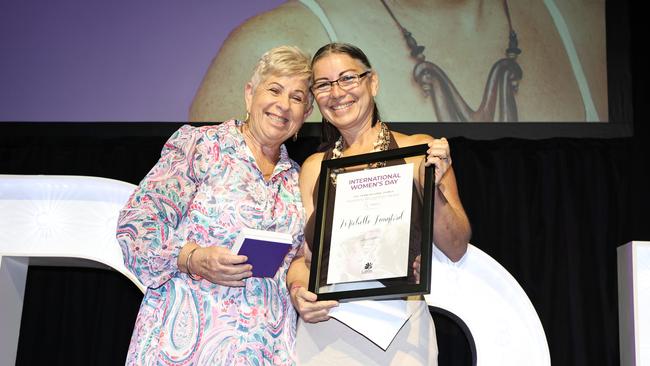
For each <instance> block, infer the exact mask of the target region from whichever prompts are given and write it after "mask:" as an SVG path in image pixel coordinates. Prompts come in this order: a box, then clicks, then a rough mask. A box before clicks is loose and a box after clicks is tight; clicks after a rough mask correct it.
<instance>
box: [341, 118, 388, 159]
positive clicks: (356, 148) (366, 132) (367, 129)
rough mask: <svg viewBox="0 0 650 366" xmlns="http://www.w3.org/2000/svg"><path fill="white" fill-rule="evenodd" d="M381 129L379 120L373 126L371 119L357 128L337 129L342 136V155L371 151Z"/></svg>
mask: <svg viewBox="0 0 650 366" xmlns="http://www.w3.org/2000/svg"><path fill="white" fill-rule="evenodd" d="M380 130H381V124H380V122H377V123H376V124H375V125H374V126H373V125H372V122H371V121H368V122H367V123H364V124H363V125H361V126H360V127H358V128H351V129H346V130H341V131H339V132H340V133H341V136H343V141H344V145H343V146H344V149H343V155H357V154H363V153H368V152H371V151H372V150H373V149H374V144H375V142H376V141H377V135H378V134H379V131H380Z"/></svg>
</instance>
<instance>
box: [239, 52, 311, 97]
mask: <svg viewBox="0 0 650 366" xmlns="http://www.w3.org/2000/svg"><path fill="white" fill-rule="evenodd" d="M270 75H275V76H297V77H303V78H305V79H306V80H307V82H308V85H307V87H309V86H311V57H310V56H309V55H308V54H306V53H305V52H303V51H302V50H301V49H300V48H298V47H296V46H279V47H275V48H272V49H270V50H268V51H266V52H265V53H264V54H263V55H262V57H260V59H259V61H258V62H257V65H255V69H254V70H253V76H252V77H251V84H253V90H255V89H256V88H257V86H258V85H259V83H260V82H262V81H263V80H265V79H266V78H267V77H268V76H270ZM308 94H310V101H311V93H308Z"/></svg>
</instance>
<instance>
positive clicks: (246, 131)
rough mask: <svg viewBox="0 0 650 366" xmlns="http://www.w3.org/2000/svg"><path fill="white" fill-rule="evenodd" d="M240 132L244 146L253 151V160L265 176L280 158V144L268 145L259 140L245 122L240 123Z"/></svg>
mask: <svg viewBox="0 0 650 366" xmlns="http://www.w3.org/2000/svg"><path fill="white" fill-rule="evenodd" d="M241 132H242V135H243V136H244V141H245V142H246V146H248V148H249V149H250V150H251V152H252V153H253V157H254V158H255V162H256V163H257V165H258V167H259V168H260V170H261V171H262V173H263V174H264V175H265V176H266V175H268V174H270V173H271V172H272V171H273V169H274V168H275V164H277V162H278V161H279V160H280V145H279V144H277V145H269V144H264V143H262V142H260V139H259V138H257V137H256V136H255V134H254V133H253V132H252V131H251V129H250V127H249V126H248V124H247V123H244V124H242V127H241ZM269 170H270V172H269Z"/></svg>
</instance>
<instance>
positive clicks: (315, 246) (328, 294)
mask: <svg viewBox="0 0 650 366" xmlns="http://www.w3.org/2000/svg"><path fill="white" fill-rule="evenodd" d="M427 150H428V145H426V144H422V145H415V146H409V147H403V148H399V149H393V150H387V151H380V152H374V153H369V154H362V155H355V156H351V157H345V158H339V159H331V160H324V161H323V162H322V163H321V171H320V177H319V186H318V199H317V205H316V211H315V213H314V215H315V222H314V224H315V225H314V238H313V240H312V262H311V270H310V275H309V291H311V292H313V293H315V294H316V295H317V296H318V299H319V300H339V301H349V300H359V299H388V298H402V297H405V296H410V295H419V294H426V293H429V292H430V290H431V278H430V273H431V251H432V248H431V245H432V242H433V208H434V207H433V205H434V204H433V199H434V196H433V194H434V174H435V170H434V166H433V165H431V166H428V167H425V169H424V185H423V189H422V190H421V191H418V192H414V194H418V200H417V201H419V202H420V203H421V207H419V210H420V220H419V223H420V228H421V229H420V230H419V231H420V233H421V235H420V240H419V243H416V244H415V245H417V246H416V247H415V248H416V249H419V255H420V256H421V259H420V281H419V282H415V281H414V278H412V276H411V275H408V276H407V277H403V278H394V279H382V280H381V283H382V284H383V286H385V287H381V288H361V289H344V290H340V291H337V290H329V289H328V290H323V291H321V289H323V288H325V287H326V286H325V285H326V284H325V283H324V282H326V281H323V277H324V276H323V273H326V268H325V266H327V265H328V261H329V245H330V243H329V242H328V238H329V237H330V236H331V232H329V233H328V231H327V230H328V229H327V228H329V230H331V229H332V228H331V219H332V217H331V216H332V213H331V212H329V213H328V212H326V211H327V209H326V207H328V200H333V199H334V198H333V197H335V191H334V194H332V193H333V190H335V189H336V186H335V185H333V184H332V180H331V176H330V174H331V173H332V172H333V171H334V170H337V171H338V170H340V169H345V168H349V167H358V166H359V165H365V164H369V163H376V162H388V161H391V162H398V161H399V160H400V159H401V160H402V161H403V160H404V158H408V157H413V156H422V158H423V159H426V155H427ZM398 164H399V163H398ZM393 165H394V164H393ZM414 182H415V180H414ZM419 198H421V200H419ZM331 205H333V203H332V204H330V205H329V206H331ZM331 207H333V206H331ZM411 209H412V212H413V209H418V208H414V207H413V203H412V205H411ZM328 220H329V224H328ZM412 245H414V244H412V243H411V242H409V247H410V249H412V248H413V246H412ZM410 259H411V258H409V260H410ZM408 268H409V270H410V268H411V263H409V266H408Z"/></svg>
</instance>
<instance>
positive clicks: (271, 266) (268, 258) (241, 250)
mask: <svg viewBox="0 0 650 366" xmlns="http://www.w3.org/2000/svg"><path fill="white" fill-rule="evenodd" d="M291 244H292V237H291V234H287V233H277V232H273V231H264V230H257V229H250V228H244V229H242V231H241V232H240V233H239V236H237V239H236V240H235V243H234V244H233V247H232V252H233V253H237V254H239V255H245V256H247V257H248V261H247V262H246V263H249V264H251V265H253V277H273V276H275V274H276V272H277V271H278V268H280V266H281V265H282V261H283V260H284V257H285V256H286V255H287V253H288V252H289V250H290V249H291Z"/></svg>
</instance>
